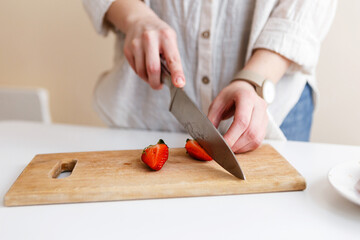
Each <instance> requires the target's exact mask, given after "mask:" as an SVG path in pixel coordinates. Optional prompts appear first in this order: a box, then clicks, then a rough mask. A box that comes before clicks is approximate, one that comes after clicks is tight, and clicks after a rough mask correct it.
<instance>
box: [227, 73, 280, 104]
mask: <svg viewBox="0 0 360 240" xmlns="http://www.w3.org/2000/svg"><path fill="white" fill-rule="evenodd" d="M236 80H243V81H246V82H248V83H250V84H251V85H253V86H254V88H255V91H256V93H257V94H258V95H259V96H260V97H261V98H263V99H264V100H265V102H267V103H268V104H270V103H272V102H273V101H274V98H275V85H274V83H273V82H272V81H271V80H269V79H266V78H264V77H263V76H261V75H259V74H257V73H255V72H253V71H249V70H241V71H240V72H238V73H237V74H236V75H235V77H234V79H233V80H232V81H236Z"/></svg>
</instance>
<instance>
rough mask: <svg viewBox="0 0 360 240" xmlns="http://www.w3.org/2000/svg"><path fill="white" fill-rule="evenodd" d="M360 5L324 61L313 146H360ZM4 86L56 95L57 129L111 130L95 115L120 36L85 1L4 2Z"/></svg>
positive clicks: (346, 6) (342, 8) (333, 34)
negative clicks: (95, 99)
mask: <svg viewBox="0 0 360 240" xmlns="http://www.w3.org/2000/svg"><path fill="white" fill-rule="evenodd" d="M359 10H360V1H354V0H339V6H338V12H337V15H336V18H335V22H334V24H333V26H332V28H331V30H330V33H329V35H328V36H327V38H326V40H325V42H324V44H323V48H322V52H321V57H320V64H319V68H318V79H319V82H320V83H319V84H320V86H319V87H320V90H321V102H320V106H319V108H318V111H317V112H316V114H315V121H314V126H313V134H312V140H313V141H317V142H331V143H345V144H360V137H359V135H360V124H359V123H360V111H359V109H360V107H359V105H358V103H359V102H360V62H359V60H358V59H359V57H360V46H359V44H360V14H359ZM0 29H1V37H0V86H41V87H45V88H47V89H48V90H49V91H50V98H51V102H50V107H51V111H52V117H53V120H54V122H61V123H72V124H87V125H97V126H99V125H100V126H103V123H102V122H101V121H100V119H99V118H98V116H97V115H96V113H95V112H94V111H93V109H92V98H91V95H92V90H93V88H94V84H95V82H96V79H97V77H98V75H99V74H100V73H101V72H102V71H104V70H106V69H109V68H110V67H111V64H112V57H113V42H114V38H113V36H110V37H108V38H106V39H105V38H102V37H100V36H98V35H96V33H95V31H94V29H93V27H92V26H91V25H90V21H89V19H88V17H87V15H86V14H85V12H84V10H83V7H82V4H81V1H80V0H76V1H45V0H32V1H26V0H17V1H0Z"/></svg>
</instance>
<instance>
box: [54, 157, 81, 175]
mask: <svg viewBox="0 0 360 240" xmlns="http://www.w3.org/2000/svg"><path fill="white" fill-rule="evenodd" d="M76 163H77V160H76V159H73V160H71V161H60V162H57V164H56V165H55V167H54V168H53V169H52V170H51V174H50V175H51V177H52V178H56V179H61V178H66V177H69V176H70V175H71V173H72V172H73V170H74V168H75V166H76Z"/></svg>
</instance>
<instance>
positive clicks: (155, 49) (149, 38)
mask: <svg viewBox="0 0 360 240" xmlns="http://www.w3.org/2000/svg"><path fill="white" fill-rule="evenodd" d="M143 38H144V39H143V40H144V51H145V62H146V73H147V76H148V80H149V84H150V86H151V87H152V88H153V89H161V88H162V84H161V82H160V74H161V67H160V55H159V42H158V40H157V38H155V37H154V35H153V34H151V33H146V34H144V35H143Z"/></svg>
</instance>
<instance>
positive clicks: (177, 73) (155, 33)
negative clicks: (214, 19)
mask: <svg viewBox="0 0 360 240" xmlns="http://www.w3.org/2000/svg"><path fill="white" fill-rule="evenodd" d="M106 19H107V20H108V21H109V22H111V23H112V24H113V25H114V26H115V27H116V28H117V29H120V30H121V31H123V32H124V33H125V35H126V37H125V43H124V54H125V56H126V59H127V60H128V62H129V64H130V66H131V67H132V69H133V70H134V71H135V72H136V74H137V75H138V76H139V77H140V78H141V79H143V80H144V81H146V82H147V83H149V84H150V86H151V87H152V88H153V89H161V88H162V84H161V81H160V75H161V64H160V54H161V55H162V56H163V57H164V58H165V60H166V63H167V66H168V68H169V70H170V73H171V80H172V82H173V84H174V85H175V86H176V87H184V85H185V76H184V72H183V68H182V64H181V59H180V54H179V50H178V46H177V41H176V33H175V31H174V30H173V29H172V28H171V27H170V26H169V25H168V24H166V23H165V22H164V21H162V20H161V19H160V18H159V17H158V16H157V15H156V14H155V13H154V12H153V11H152V10H151V9H150V8H149V7H147V6H146V5H145V4H144V3H143V2H142V1H132V0H117V1H115V2H113V3H112V4H111V6H110V8H109V10H108V12H107V13H106Z"/></svg>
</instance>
